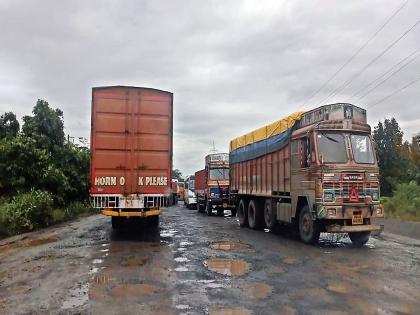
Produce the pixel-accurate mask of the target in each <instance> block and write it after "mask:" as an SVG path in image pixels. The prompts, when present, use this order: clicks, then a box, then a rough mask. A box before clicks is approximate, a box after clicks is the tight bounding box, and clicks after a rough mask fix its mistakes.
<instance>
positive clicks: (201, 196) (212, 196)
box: [196, 153, 230, 216]
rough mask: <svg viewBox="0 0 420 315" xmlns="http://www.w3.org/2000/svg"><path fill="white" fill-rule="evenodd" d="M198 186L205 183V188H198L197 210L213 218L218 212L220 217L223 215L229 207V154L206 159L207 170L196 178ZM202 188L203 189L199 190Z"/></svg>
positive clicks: (216, 154)
mask: <svg viewBox="0 0 420 315" xmlns="http://www.w3.org/2000/svg"><path fill="white" fill-rule="evenodd" d="M197 175H198V176H201V177H203V179H202V180H196V184H199V183H200V182H202V183H203V185H202V186H203V187H196V193H197V209H198V211H199V212H203V211H204V212H205V213H207V215H209V216H211V215H212V214H213V210H217V214H218V215H219V216H221V215H223V213H224V210H225V209H230V207H229V154H227V153H214V154H209V155H207V156H206V158H205V168H204V170H202V171H201V173H199V174H197V173H196V177H197ZM199 188H201V189H199Z"/></svg>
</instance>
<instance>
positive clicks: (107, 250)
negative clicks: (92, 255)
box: [99, 248, 109, 253]
mask: <svg viewBox="0 0 420 315" xmlns="http://www.w3.org/2000/svg"><path fill="white" fill-rule="evenodd" d="M99 251H100V252H102V253H106V252H109V248H104V249H100V250H99Z"/></svg>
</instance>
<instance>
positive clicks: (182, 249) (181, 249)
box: [176, 247, 187, 252]
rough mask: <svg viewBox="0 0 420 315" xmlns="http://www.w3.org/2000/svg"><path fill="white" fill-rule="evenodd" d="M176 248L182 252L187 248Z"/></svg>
mask: <svg viewBox="0 0 420 315" xmlns="http://www.w3.org/2000/svg"><path fill="white" fill-rule="evenodd" d="M176 250H177V251H178V252H184V251H186V250H187V249H186V248H185V247H178V248H177V249H176Z"/></svg>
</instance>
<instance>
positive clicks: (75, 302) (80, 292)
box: [61, 283, 89, 309]
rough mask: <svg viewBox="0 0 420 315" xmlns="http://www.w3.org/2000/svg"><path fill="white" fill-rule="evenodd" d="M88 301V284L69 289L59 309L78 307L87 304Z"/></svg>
mask: <svg viewBox="0 0 420 315" xmlns="http://www.w3.org/2000/svg"><path fill="white" fill-rule="evenodd" d="M88 300H89V283H86V284H82V285H81V286H80V287H78V288H74V289H71V290H70V292H69V297H68V298H67V300H65V301H64V303H63V305H62V306H61V309H69V308H74V307H79V306H82V305H84V304H86V303H87V301H88Z"/></svg>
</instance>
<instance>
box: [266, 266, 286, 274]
mask: <svg viewBox="0 0 420 315" xmlns="http://www.w3.org/2000/svg"><path fill="white" fill-rule="evenodd" d="M267 271H268V272H269V273H275V274H280V273H284V269H283V267H280V266H274V267H271V268H269V269H268V270H267Z"/></svg>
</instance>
